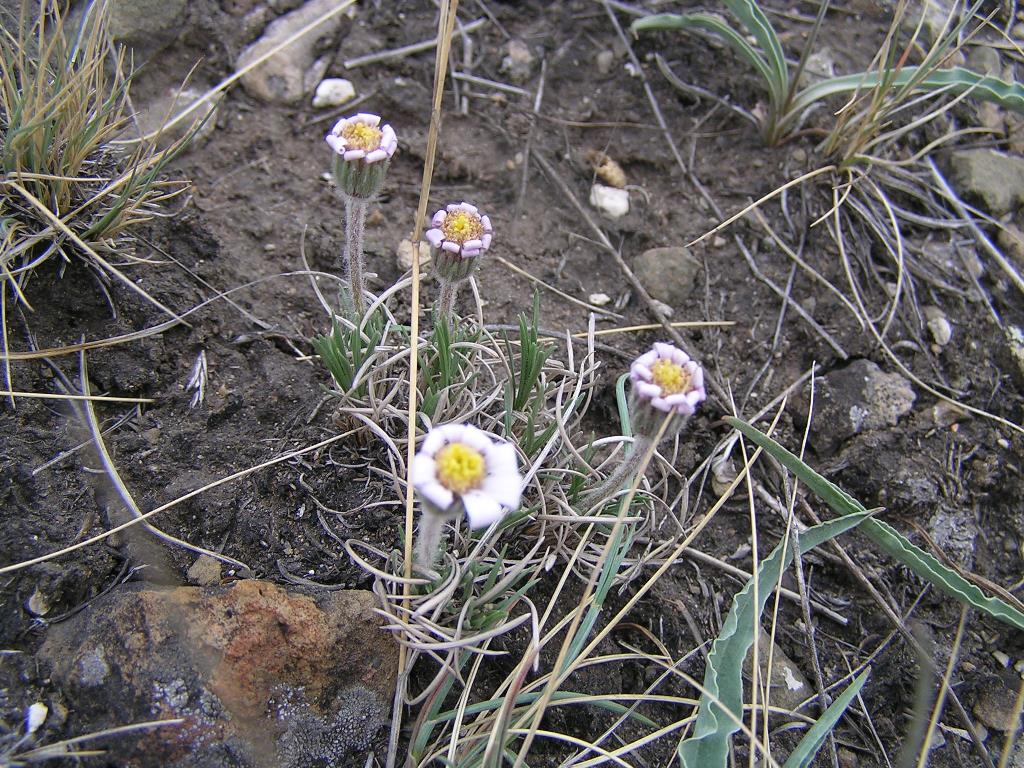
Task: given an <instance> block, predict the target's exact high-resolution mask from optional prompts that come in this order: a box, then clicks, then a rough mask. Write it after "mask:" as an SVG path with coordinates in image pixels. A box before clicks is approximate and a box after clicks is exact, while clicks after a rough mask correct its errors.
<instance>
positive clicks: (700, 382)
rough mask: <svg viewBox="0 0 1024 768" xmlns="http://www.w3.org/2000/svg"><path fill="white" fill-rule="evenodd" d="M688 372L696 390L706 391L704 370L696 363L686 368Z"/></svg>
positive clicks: (691, 363)
mask: <svg viewBox="0 0 1024 768" xmlns="http://www.w3.org/2000/svg"><path fill="white" fill-rule="evenodd" d="M686 372H687V373H688V374H690V382H691V384H692V386H693V388H694V389H699V390H701V391H702V392H703V391H704V369H703V368H701V367H700V366H699V365H697V364H696V363H694V362H692V361H691V362H690V363H688V364H687V366H686Z"/></svg>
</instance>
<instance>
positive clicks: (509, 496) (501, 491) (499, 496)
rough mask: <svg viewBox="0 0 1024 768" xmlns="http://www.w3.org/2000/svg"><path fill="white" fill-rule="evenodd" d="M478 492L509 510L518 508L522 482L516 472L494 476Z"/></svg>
mask: <svg viewBox="0 0 1024 768" xmlns="http://www.w3.org/2000/svg"><path fill="white" fill-rule="evenodd" d="M480 491H481V492H482V493H485V494H487V495H488V496H490V497H491V498H492V499H494V500H495V501H496V502H498V503H499V504H501V505H502V506H503V507H507V508H508V509H510V510H511V509H515V508H516V507H518V506H519V500H520V499H521V498H522V494H523V491H522V481H521V480H520V479H519V473H518V472H513V473H511V474H509V473H505V474H502V475H496V476H493V477H488V478H487V479H486V480H485V481H484V484H483V486H482V487H481V488H480Z"/></svg>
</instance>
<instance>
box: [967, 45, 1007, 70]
mask: <svg viewBox="0 0 1024 768" xmlns="http://www.w3.org/2000/svg"><path fill="white" fill-rule="evenodd" d="M967 66H968V68H969V69H972V70H974V71H975V72H977V73H978V74H979V75H995V76H996V77H999V75H1001V74H1002V70H1003V63H1002V61H1000V59H999V51H997V50H996V49H995V48H990V47H989V46H987V45H976V46H974V47H973V48H971V52H970V53H969V54H967Z"/></svg>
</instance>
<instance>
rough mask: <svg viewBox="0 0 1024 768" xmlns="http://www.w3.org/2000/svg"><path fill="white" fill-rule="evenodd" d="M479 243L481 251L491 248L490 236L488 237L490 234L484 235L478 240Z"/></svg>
mask: <svg viewBox="0 0 1024 768" xmlns="http://www.w3.org/2000/svg"><path fill="white" fill-rule="evenodd" d="M480 242H481V243H483V249H484V250H485V251H486V250H487V249H488V248H490V247H491V236H490V234H489V233H488V234H485V235H484V236H483V237H482V238H480Z"/></svg>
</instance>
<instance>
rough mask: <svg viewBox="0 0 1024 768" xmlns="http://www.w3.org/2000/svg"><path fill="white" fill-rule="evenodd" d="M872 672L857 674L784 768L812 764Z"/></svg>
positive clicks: (804, 738)
mask: <svg viewBox="0 0 1024 768" xmlns="http://www.w3.org/2000/svg"><path fill="white" fill-rule="evenodd" d="M870 674H871V669H870V668H868V669H865V670H864V671H863V672H861V673H860V674H859V675H857V677H856V678H855V679H854V681H853V682H852V683H850V684H849V685H848V686H847V687H846V690H845V691H843V692H842V693H841V694H840V695H839V697H838V698H837V699H836V700H835V701H833V702H832V703H831V704H830V705H829V707H828V709H826V710H825V711H824V712H823V713H822V715H821V717H820V718H818V722H816V723H815V724H814V725H812V726H811V728H810V730H808V731H807V733H805V734H804V737H803V738H802V739H800V743H799V744H797V745H796V749H794V750H793V752H792V753H791V754H790V756H789V759H788V760H787V761H786V764H785V765H784V766H782V768H807V766H809V765H810V764H811V761H812V760H814V757H815V755H817V754H818V750H819V749H821V745H822V744H824V743H825V738H826V737H827V736H828V734H829V733H830V732H831V731H832V729H833V728H834V727H835V725H836V723H837V722H838V721H839V718H840V717H842V716H843V713H844V712H846V708H847V707H849V706H850V702H851V701H853V699H854V697H856V696H857V694H858V693H860V689H861V688H863V687H864V683H866V682H867V679H868V675H870Z"/></svg>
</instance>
